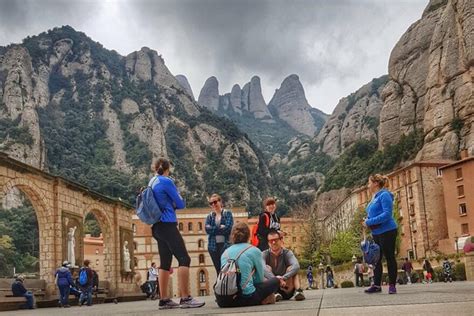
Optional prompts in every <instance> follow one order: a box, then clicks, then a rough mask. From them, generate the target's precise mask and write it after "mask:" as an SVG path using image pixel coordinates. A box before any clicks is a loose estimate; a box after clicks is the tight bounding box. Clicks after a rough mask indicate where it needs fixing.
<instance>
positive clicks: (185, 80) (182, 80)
mask: <svg viewBox="0 0 474 316" xmlns="http://www.w3.org/2000/svg"><path fill="white" fill-rule="evenodd" d="M176 80H178V82H179V84H180V85H181V87H183V89H184V91H186V93H187V94H188V95H189V96H191V98H192V99H193V101H194V94H193V89H191V85H190V84H189V82H188V78H186V76H184V75H176Z"/></svg>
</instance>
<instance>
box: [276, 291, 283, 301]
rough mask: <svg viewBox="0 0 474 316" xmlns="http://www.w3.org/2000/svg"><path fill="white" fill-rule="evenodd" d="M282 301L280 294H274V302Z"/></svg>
mask: <svg viewBox="0 0 474 316" xmlns="http://www.w3.org/2000/svg"><path fill="white" fill-rule="evenodd" d="M282 299H283V296H281V294H280V293H276V294H275V301H277V302H279V301H281V300H282Z"/></svg>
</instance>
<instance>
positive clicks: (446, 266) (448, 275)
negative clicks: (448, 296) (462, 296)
mask: <svg viewBox="0 0 474 316" xmlns="http://www.w3.org/2000/svg"><path fill="white" fill-rule="evenodd" d="M452 274H453V268H452V266H451V262H449V260H448V258H447V257H444V261H443V277H444V282H445V283H446V282H448V281H449V282H453V276H452Z"/></svg>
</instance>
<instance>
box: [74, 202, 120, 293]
mask: <svg viewBox="0 0 474 316" xmlns="http://www.w3.org/2000/svg"><path fill="white" fill-rule="evenodd" d="M88 213H92V214H93V215H94V216H95V218H96V219H97V221H98V222H99V226H100V230H101V232H102V237H103V240H104V270H105V275H99V280H106V281H112V280H113V279H114V277H115V265H114V262H115V258H114V256H113V255H114V253H115V245H116V241H115V236H114V232H113V231H112V228H113V227H114V226H113V225H112V220H111V219H110V218H109V216H108V215H107V213H106V212H105V211H104V210H103V207H101V206H100V205H98V204H95V203H92V204H88V205H86V207H85V208H84V210H83V213H82V218H83V221H84V220H85V218H86V215H87V214H88ZM84 259H85V258H84ZM110 285H111V286H112V284H110Z"/></svg>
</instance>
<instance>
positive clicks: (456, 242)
mask: <svg viewBox="0 0 474 316" xmlns="http://www.w3.org/2000/svg"><path fill="white" fill-rule="evenodd" d="M458 240H459V237H458V234H457V233H456V232H454V243H455V244H456V254H457V255H459V245H458Z"/></svg>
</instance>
